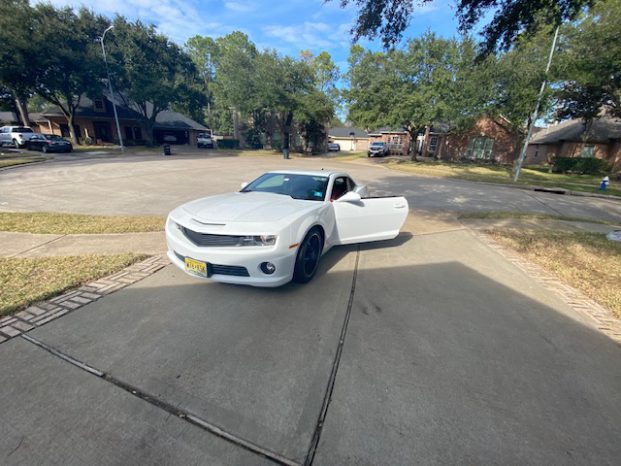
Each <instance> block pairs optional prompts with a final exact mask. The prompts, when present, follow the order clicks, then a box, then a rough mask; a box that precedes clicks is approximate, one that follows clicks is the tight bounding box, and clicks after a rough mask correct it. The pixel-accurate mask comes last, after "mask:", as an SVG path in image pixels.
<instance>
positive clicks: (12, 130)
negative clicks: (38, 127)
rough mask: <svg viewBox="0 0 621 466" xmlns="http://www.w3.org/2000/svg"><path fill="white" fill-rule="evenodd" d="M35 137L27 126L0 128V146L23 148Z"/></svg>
mask: <svg viewBox="0 0 621 466" xmlns="http://www.w3.org/2000/svg"><path fill="white" fill-rule="evenodd" d="M36 135H37V133H35V132H34V131H33V130H32V128H28V127H27V126H3V127H2V128H0V146H5V145H12V146H15V147H24V146H26V143H27V142H28V141H29V140H30V138H32V137H33V136H36Z"/></svg>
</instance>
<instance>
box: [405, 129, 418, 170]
mask: <svg viewBox="0 0 621 466" xmlns="http://www.w3.org/2000/svg"><path fill="white" fill-rule="evenodd" d="M407 132H408V134H409V135H410V144H409V146H408V154H409V155H410V160H411V161H412V162H415V161H416V138H417V137H418V129H416V128H408V129H407Z"/></svg>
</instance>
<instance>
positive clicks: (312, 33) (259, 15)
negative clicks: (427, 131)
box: [35, 0, 457, 72]
mask: <svg viewBox="0 0 621 466" xmlns="http://www.w3.org/2000/svg"><path fill="white" fill-rule="evenodd" d="M35 1H37V0H35ZM51 3H52V4H54V5H55V6H65V5H69V6H73V7H79V6H81V5H84V6H86V7H87V8H89V9H91V10H94V11H95V12H97V13H101V14H103V15H105V16H108V17H110V18H113V17H114V16H115V15H116V14H120V15H123V16H126V17H127V18H129V19H131V20H135V19H140V20H142V21H143V22H146V23H150V24H154V25H155V26H156V27H157V29H158V30H159V31H160V32H161V33H163V34H165V35H167V36H168V37H169V38H170V39H171V40H173V41H174V42H176V43H178V44H180V45H183V44H184V43H185V41H186V40H187V39H188V38H190V37H192V36H194V35H202V36H210V37H219V36H222V35H226V34H228V33H229V32H232V31H235V30H238V31H242V32H244V33H246V34H247V35H248V36H249V37H250V40H252V41H253V42H254V43H255V44H256V45H257V46H258V47H259V48H261V49H265V48H269V49H275V50H277V51H278V52H279V53H281V54H285V55H291V56H295V57H297V56H298V54H299V52H300V51H301V50H305V49H310V50H311V51H312V52H313V53H314V54H318V53H320V52H321V51H324V50H325V51H327V52H329V53H330V55H331V56H332V59H333V60H334V62H335V63H336V64H337V65H338V66H339V68H341V70H342V71H343V72H344V71H346V66H347V56H348V54H349V48H350V46H351V37H350V30H351V27H352V25H353V24H354V21H355V17H356V8H355V6H349V7H347V8H345V9H343V8H341V7H340V1H339V0H331V1H328V2H327V3H325V2H324V0H289V1H277V0H272V1H267V0H254V1H253V0H51ZM454 10H455V8H454V6H453V1H452V0H433V1H432V2H431V3H426V4H424V5H422V6H419V7H417V8H416V9H415V12H414V15H413V16H412V19H411V22H410V26H409V28H408V30H407V31H406V34H405V37H416V36H419V35H421V34H423V33H424V32H426V31H433V32H435V33H436V34H438V35H440V36H443V37H453V36H456V35H457V21H456V19H455V11H454ZM361 45H363V46H364V47H366V48H370V49H380V48H381V41H380V40H379V39H375V40H373V41H368V40H363V41H361Z"/></svg>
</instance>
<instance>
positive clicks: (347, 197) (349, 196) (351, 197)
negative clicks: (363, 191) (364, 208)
mask: <svg viewBox="0 0 621 466" xmlns="http://www.w3.org/2000/svg"><path fill="white" fill-rule="evenodd" d="M361 200H362V197H361V196H360V194H358V193H357V192H355V191H349V192H348V193H345V194H343V195H342V196H341V197H339V198H338V199H337V200H336V202H360V201H361Z"/></svg>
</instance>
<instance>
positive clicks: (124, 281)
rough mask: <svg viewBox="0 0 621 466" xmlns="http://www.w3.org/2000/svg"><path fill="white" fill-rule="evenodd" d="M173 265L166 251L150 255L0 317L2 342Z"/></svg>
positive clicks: (0, 339)
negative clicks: (77, 286) (161, 253)
mask: <svg viewBox="0 0 621 466" xmlns="http://www.w3.org/2000/svg"><path fill="white" fill-rule="evenodd" d="M168 264H170V261H169V260H168V258H167V257H166V255H165V254H163V255H157V256H152V257H149V258H148V259H145V260H143V261H141V262H137V263H135V264H132V265H130V266H128V267H126V268H124V269H123V270H121V271H120V272H116V273H114V274H112V275H109V276H107V277H104V278H100V279H99V280H95V281H94V282H91V283H88V284H87V285H83V286H81V287H79V288H77V289H74V290H70V291H67V292H65V293H63V294H61V295H59V296H55V297H54V298H50V299H48V300H47V301H41V302H38V303H36V304H33V305H32V306H30V307H28V308H27V309H24V310H23V311H20V312H17V313H15V314H13V315H10V316H6V317H2V318H0V344H1V343H3V342H5V341H8V340H10V339H11V338H14V337H17V336H19V335H21V334H22V333H26V332H29V331H30V330H32V329H35V328H37V327H41V326H42V325H45V324H47V323H48V322H51V321H52V320H55V319H58V318H59V317H62V316H64V315H65V314H68V313H70V312H73V311H75V310H76V309H79V308H81V307H82V306H85V305H86V304H89V303H92V302H93V301H97V300H98V299H99V298H101V297H103V296H105V295H107V294H110V293H114V292H115V291H118V290H120V289H121V288H125V287H126V286H128V285H132V284H134V283H136V282H138V281H140V280H142V279H143V278H146V277H148V276H149V275H152V274H154V273H155V272H157V271H158V270H160V269H162V268H163V267H165V266H167V265H168Z"/></svg>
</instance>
